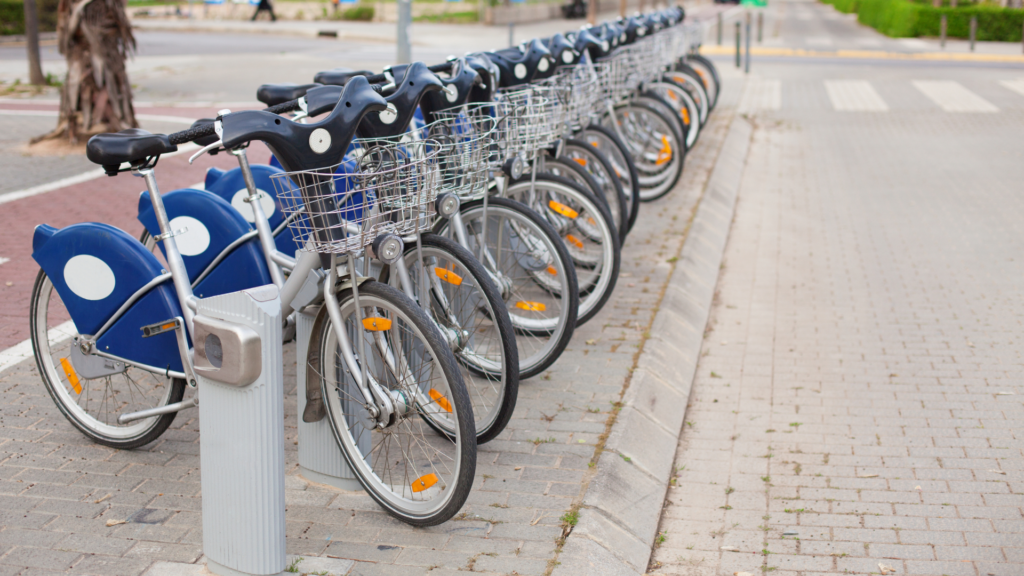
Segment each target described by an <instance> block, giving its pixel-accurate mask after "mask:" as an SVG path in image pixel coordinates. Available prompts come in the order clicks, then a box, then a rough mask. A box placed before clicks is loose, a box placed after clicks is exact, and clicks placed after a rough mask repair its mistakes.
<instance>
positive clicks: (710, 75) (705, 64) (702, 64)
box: [680, 54, 722, 110]
mask: <svg viewBox="0 0 1024 576" xmlns="http://www.w3.org/2000/svg"><path fill="white" fill-rule="evenodd" d="M680 61H682V62H686V63H688V64H689V65H690V67H691V68H693V69H694V70H695V71H697V72H698V73H700V72H701V70H702V69H703V70H704V71H705V73H706V76H705V74H701V80H702V81H704V87H705V89H707V90H708V91H709V92H708V98H709V99H710V101H709V104H710V106H711V110H714V109H715V106H717V105H718V96H719V95H720V94H721V93H722V79H721V77H720V76H719V75H718V68H716V67H715V65H714V63H713V62H711V60H708V59H707V58H705V57H704V56H701V55H700V54H690V55H689V56H687V57H685V58H681V59H680Z"/></svg>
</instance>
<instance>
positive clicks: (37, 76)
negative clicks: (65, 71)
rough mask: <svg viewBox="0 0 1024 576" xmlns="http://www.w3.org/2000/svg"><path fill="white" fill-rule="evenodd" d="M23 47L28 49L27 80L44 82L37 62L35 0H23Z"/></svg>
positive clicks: (37, 42) (37, 38)
mask: <svg viewBox="0 0 1024 576" xmlns="http://www.w3.org/2000/svg"><path fill="white" fill-rule="evenodd" d="M25 47H26V49H27V50H28V81H29V83H31V84H35V85H36V86H42V85H43V84H46V78H44V77H43V67H42V66H41V65H40V64H39V11H38V9H36V0H25Z"/></svg>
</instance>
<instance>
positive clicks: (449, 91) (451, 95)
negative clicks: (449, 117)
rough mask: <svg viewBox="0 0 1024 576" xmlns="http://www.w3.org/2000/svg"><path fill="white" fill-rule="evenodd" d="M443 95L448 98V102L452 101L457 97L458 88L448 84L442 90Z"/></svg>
mask: <svg viewBox="0 0 1024 576" xmlns="http://www.w3.org/2000/svg"><path fill="white" fill-rule="evenodd" d="M444 97H445V98H447V99H448V102H451V103H454V102H455V101H456V100H458V99H459V88H458V87H457V86H456V85H455V84H449V85H448V87H447V88H445V90H444Z"/></svg>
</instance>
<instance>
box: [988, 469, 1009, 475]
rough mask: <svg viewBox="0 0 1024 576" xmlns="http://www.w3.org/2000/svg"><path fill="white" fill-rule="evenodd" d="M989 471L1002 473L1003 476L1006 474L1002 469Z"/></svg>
mask: <svg viewBox="0 0 1024 576" xmlns="http://www.w3.org/2000/svg"><path fill="white" fill-rule="evenodd" d="M989 472H991V473H993V474H1002V475H1003V476H1006V472H1003V471H1002V470H989Z"/></svg>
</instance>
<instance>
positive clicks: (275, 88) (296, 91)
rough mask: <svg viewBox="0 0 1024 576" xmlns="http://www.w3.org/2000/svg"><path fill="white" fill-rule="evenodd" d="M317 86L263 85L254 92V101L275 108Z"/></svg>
mask: <svg viewBox="0 0 1024 576" xmlns="http://www.w3.org/2000/svg"><path fill="white" fill-rule="evenodd" d="M317 86H319V84H264V85H262V86H260V87H259V88H258V89H257V90H256V99H257V100H259V101H260V102H263V103H264V104H266V105H267V106H277V105H278V104H283V103H285V102H288V101H289V100H295V99H296V98H298V97H300V96H302V95H303V94H305V93H306V92H307V91H308V90H309V89H310V88H315V87H317Z"/></svg>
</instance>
